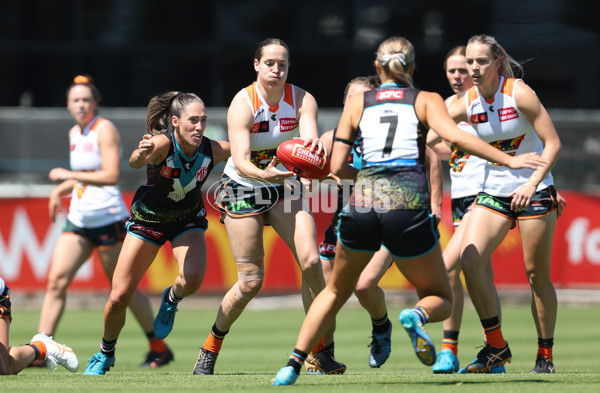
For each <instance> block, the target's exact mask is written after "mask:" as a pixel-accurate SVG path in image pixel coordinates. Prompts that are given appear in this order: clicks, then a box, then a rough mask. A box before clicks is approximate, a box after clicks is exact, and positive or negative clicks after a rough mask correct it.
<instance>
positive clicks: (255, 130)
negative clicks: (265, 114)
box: [250, 120, 269, 134]
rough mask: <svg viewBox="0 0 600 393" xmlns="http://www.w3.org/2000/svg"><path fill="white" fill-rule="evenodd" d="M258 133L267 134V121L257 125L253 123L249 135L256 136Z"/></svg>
mask: <svg viewBox="0 0 600 393" xmlns="http://www.w3.org/2000/svg"><path fill="white" fill-rule="evenodd" d="M259 132H269V121H268V120H265V121H261V122H258V123H254V125H253V126H252V129H251V130H250V133H251V134H258V133H259Z"/></svg>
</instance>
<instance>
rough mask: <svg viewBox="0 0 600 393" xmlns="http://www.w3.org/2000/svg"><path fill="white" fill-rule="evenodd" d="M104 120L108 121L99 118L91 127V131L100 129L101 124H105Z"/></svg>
mask: <svg viewBox="0 0 600 393" xmlns="http://www.w3.org/2000/svg"><path fill="white" fill-rule="evenodd" d="M104 120H106V119H105V118H103V117H97V118H96V121H95V122H94V124H92V126H91V127H90V131H96V128H98V126H100V124H102V123H104Z"/></svg>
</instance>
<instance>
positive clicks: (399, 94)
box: [375, 90, 404, 100]
mask: <svg viewBox="0 0 600 393" xmlns="http://www.w3.org/2000/svg"><path fill="white" fill-rule="evenodd" d="M403 98H404V90H380V91H378V92H377V95H376V96H375V99H377V100H390V99H391V100H401V99H403Z"/></svg>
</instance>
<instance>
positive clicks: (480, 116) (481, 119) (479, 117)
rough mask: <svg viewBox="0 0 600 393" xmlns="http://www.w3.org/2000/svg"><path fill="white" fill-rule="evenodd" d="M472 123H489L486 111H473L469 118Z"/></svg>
mask: <svg viewBox="0 0 600 393" xmlns="http://www.w3.org/2000/svg"><path fill="white" fill-rule="evenodd" d="M469 121H470V122H471V123H487V122H488V115H487V113H485V112H482V113H473V114H472V115H471V118H470V119H469Z"/></svg>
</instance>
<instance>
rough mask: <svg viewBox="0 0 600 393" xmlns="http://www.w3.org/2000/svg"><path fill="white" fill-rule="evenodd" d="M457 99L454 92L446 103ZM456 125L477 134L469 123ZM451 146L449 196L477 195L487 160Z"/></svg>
mask: <svg viewBox="0 0 600 393" xmlns="http://www.w3.org/2000/svg"><path fill="white" fill-rule="evenodd" d="M457 99H458V96H457V95H456V94H455V95H453V96H452V97H451V98H450V99H449V100H448V101H447V102H448V105H449V104H451V103H452V102H454V101H456V100H457ZM457 126H458V128H460V129H461V130H463V131H465V132H468V133H469V134H471V135H473V136H477V132H476V131H475V130H474V129H473V127H472V126H471V125H470V124H469V123H467V122H464V121H461V122H460V123H458V125H457ZM451 148H452V155H451V157H450V161H449V164H450V196H451V198H452V199H455V198H463V197H467V196H473V195H477V193H478V192H479V191H481V188H482V183H483V175H484V173H485V172H484V171H485V163H486V162H487V161H486V160H484V159H483V158H480V157H477V156H474V155H472V154H468V153H465V152H464V151H462V150H459V149H457V148H456V147H455V146H451Z"/></svg>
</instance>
